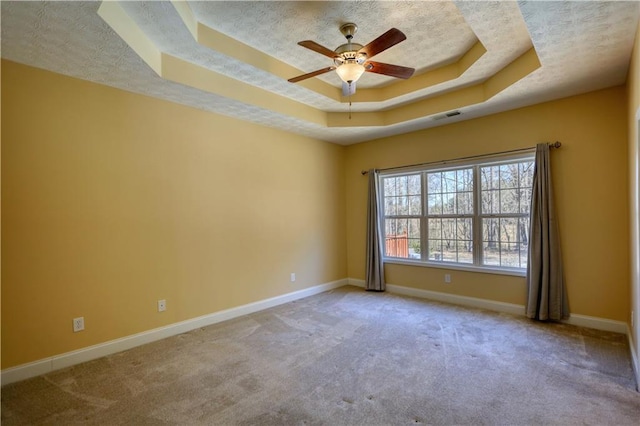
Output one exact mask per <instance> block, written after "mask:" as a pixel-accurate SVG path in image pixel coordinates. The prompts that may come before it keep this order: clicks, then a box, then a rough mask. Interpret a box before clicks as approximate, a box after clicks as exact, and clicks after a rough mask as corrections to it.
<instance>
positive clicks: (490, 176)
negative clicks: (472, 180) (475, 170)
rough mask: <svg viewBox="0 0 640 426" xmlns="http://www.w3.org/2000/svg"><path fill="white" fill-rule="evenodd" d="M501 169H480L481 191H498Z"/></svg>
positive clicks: (488, 167)
mask: <svg viewBox="0 0 640 426" xmlns="http://www.w3.org/2000/svg"><path fill="white" fill-rule="evenodd" d="M499 176H500V174H499V168H498V167H495V166H493V167H492V166H487V167H481V168H480V179H481V181H482V182H481V186H480V189H481V190H483V191H487V190H490V189H498V188H499V186H498V178H499Z"/></svg>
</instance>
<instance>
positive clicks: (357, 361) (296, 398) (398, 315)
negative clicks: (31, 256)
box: [2, 287, 640, 425]
mask: <svg viewBox="0 0 640 426" xmlns="http://www.w3.org/2000/svg"><path fill="white" fill-rule="evenodd" d="M634 388H635V383H634V380H633V373H632V370H631V364H630V358H629V348H628V345H627V341H626V337H625V336H623V335H619V334H614V333H606V332H600V331H594V330H589V329H583V328H577V327H573V326H568V325H558V324H539V323H534V322H531V321H530V320H527V319H525V318H521V317H515V316H510V315H505V314H496V313H492V312H487V311H482V310H474V309H466V308H461V307H456V306H451V305H445V304H440V303H435V302H429V301H425V300H418V299H411V298H406V297H400V296H396V295H391V294H381V293H367V292H365V291H363V290H361V289H357V288H354V287H344V288H341V289H338V290H335V291H332V292H329V293H323V294H320V295H317V296H313V297H310V298H307V299H303V300H300V301H297V302H292V303H289V304H286V305H282V306H279V307H276V308H273V309H269V310H267V311H263V312H260V313H257V314H253V315H249V316H245V317H242V318H238V319H235V320H232V321H228V322H225V323H222V324H217V325H214V326H211V327H207V328H204V329H199V330H195V331H192V332H190V333H186V334H182V335H180V336H175V337H172V338H169V339H165V340H162V341H159V342H156V343H152V344H149V345H146V346H142V347H139V348H136V349H132V350H129V351H126V352H122V353H119V354H115V355H111V356H108V357H105V358H101V359H99V360H95V361H92V362H88V363H85V364H82V365H78V366H75V367H71V368H68V369H66V370H61V371H57V372H53V373H50V374H47V375H46V376H42V377H38V378H34V379H31V380H27V381H24V382H20V383H15V384H11V385H8V386H5V387H3V388H2V424H3V425H14V424H29V425H32V424H52V425H68V424H104V425H145V424H149V425H165V424H172V425H217V424H220V425H235V424H240V425H243V424H244V425H269V424H282V425H316V424H317V425H320V424H326V425H340V424H361V425H378V424H379V425H382V424H394V425H395V424H397V425H403V424H421V423H425V424H500V425H517V424H522V425H540V424H561V425H567V424H594V425H623V424H628V425H632V424H633V425H637V424H639V422H640V394H639V393H637V392H636V391H635V390H634Z"/></svg>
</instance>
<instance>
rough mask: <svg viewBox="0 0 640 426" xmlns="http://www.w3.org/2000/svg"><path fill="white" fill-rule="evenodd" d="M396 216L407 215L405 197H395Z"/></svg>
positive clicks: (407, 208)
mask: <svg viewBox="0 0 640 426" xmlns="http://www.w3.org/2000/svg"><path fill="white" fill-rule="evenodd" d="M396 203H397V205H398V213H397V214H398V215H399V216H406V215H408V214H409V200H408V199H407V197H397V201H396Z"/></svg>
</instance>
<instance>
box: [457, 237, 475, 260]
mask: <svg viewBox="0 0 640 426" xmlns="http://www.w3.org/2000/svg"><path fill="white" fill-rule="evenodd" d="M458 262H460V263H473V244H472V243H471V241H458Z"/></svg>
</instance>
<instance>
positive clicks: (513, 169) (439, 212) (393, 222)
mask: <svg viewBox="0 0 640 426" xmlns="http://www.w3.org/2000/svg"><path fill="white" fill-rule="evenodd" d="M380 179H381V183H382V185H381V189H382V191H381V192H382V194H381V199H382V203H383V205H384V215H383V217H382V220H383V222H384V225H383V229H384V230H385V253H384V256H385V257H386V258H388V259H393V258H399V259H403V258H404V259H410V260H414V261H422V262H426V263H443V264H459V265H468V266H478V267H486V268H491V269H496V268H498V269H507V270H509V269H516V270H522V269H524V268H526V264H527V251H528V243H529V208H530V203H531V186H532V182H533V158H532V156H526V157H519V158H512V159H509V160H505V159H502V160H497V161H493V162H492V161H484V162H482V163H476V164H471V165H466V166H459V167H449V168H442V167H440V168H425V169H423V170H418V171H412V172H409V173H407V174H393V175H384V174H383V175H381V176H380ZM423 248H424V250H423Z"/></svg>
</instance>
